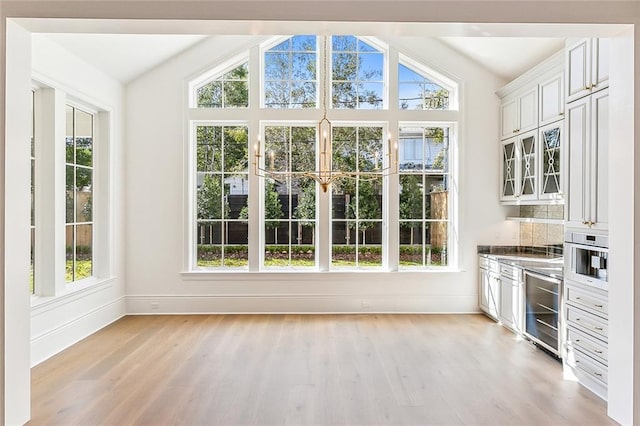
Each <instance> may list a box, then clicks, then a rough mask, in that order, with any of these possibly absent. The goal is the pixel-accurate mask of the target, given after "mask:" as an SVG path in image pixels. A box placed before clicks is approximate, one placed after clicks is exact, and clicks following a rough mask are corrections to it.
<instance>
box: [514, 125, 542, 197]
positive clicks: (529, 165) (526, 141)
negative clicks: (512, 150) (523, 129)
mask: <svg viewBox="0 0 640 426" xmlns="http://www.w3.org/2000/svg"><path fill="white" fill-rule="evenodd" d="M536 133H537V132H535V131H533V132H528V133H526V134H524V135H522V136H520V137H519V139H518V150H519V153H518V154H520V155H519V156H520V158H519V161H518V164H519V168H520V170H519V172H520V173H519V177H520V185H519V192H518V195H517V198H518V200H535V199H537V198H538V188H537V179H538V169H537V167H536V164H537V161H536V156H537V155H538V150H537V144H536V139H537V134H536Z"/></svg>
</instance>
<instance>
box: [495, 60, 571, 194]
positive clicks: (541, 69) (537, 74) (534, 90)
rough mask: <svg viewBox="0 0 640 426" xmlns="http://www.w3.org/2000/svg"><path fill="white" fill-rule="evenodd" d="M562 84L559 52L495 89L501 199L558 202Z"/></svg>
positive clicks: (560, 178)
mask: <svg viewBox="0 0 640 426" xmlns="http://www.w3.org/2000/svg"><path fill="white" fill-rule="evenodd" d="M564 85H565V80H564V56H563V52H558V54H556V55H554V56H552V57H551V58H549V59H548V60H546V61H544V62H543V63H541V64H540V65H538V66H536V67H534V68H533V69H532V70H530V71H528V72H527V73H525V74H524V75H522V76H521V77H518V78H517V79H516V80H514V81H513V82H511V83H509V84H508V85H507V86H505V87H503V88H502V89H500V90H499V91H498V92H497V94H498V96H500V98H501V100H502V102H501V107H500V119H501V122H500V137H501V140H502V150H501V155H502V170H501V189H500V201H501V202H502V203H505V204H545V203H558V202H563V193H562V185H563V179H562V171H563V170H562V162H561V157H562V148H563V147H562V139H563V135H564V124H563V123H564V120H563V119H564V111H565V96H564V94H565V89H564Z"/></svg>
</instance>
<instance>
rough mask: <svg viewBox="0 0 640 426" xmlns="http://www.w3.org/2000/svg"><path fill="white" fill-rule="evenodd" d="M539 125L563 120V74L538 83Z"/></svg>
mask: <svg viewBox="0 0 640 426" xmlns="http://www.w3.org/2000/svg"><path fill="white" fill-rule="evenodd" d="M539 94H540V100H539V104H540V114H539V125H540V126H545V125H547V124H550V123H554V122H556V121H558V120H562V119H563V118H564V72H560V73H558V74H556V75H554V76H553V77H551V78H549V79H547V80H544V81H543V82H541V83H540V88H539Z"/></svg>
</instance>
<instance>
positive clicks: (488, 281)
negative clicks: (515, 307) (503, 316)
mask: <svg viewBox="0 0 640 426" xmlns="http://www.w3.org/2000/svg"><path fill="white" fill-rule="evenodd" d="M478 276H479V284H480V291H479V301H478V304H479V305H480V309H482V310H483V311H484V312H486V313H487V314H488V315H490V316H492V317H493V318H494V319H496V320H497V319H498V316H499V306H500V300H499V298H500V278H499V277H498V276H497V275H495V274H492V273H490V272H488V271H487V270H486V269H482V268H479V273H478Z"/></svg>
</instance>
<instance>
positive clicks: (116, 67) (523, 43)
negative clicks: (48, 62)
mask: <svg viewBox="0 0 640 426" xmlns="http://www.w3.org/2000/svg"><path fill="white" fill-rule="evenodd" d="M46 36H47V37H48V38H50V39H51V40H53V41H54V42H56V43H58V44H60V45H61V46H62V47H64V48H65V49H66V50H68V51H69V52H71V53H73V54H75V55H76V56H78V57H80V58H81V59H83V60H84V61H85V62H87V63H89V64H91V65H93V66H94V67H96V68H98V69H100V70H102V71H103V72H105V73H106V74H108V75H109V76H111V77H113V78H114V79H116V80H118V81H120V82H122V83H125V84H126V83H128V82H130V81H132V80H134V79H136V78H137V77H139V76H140V75H142V74H144V73H145V72H147V71H148V70H150V69H152V68H153V67H156V66H157V65H159V64H160V63H162V62H164V61H166V60H167V59H169V58H171V57H172V56H174V55H177V54H178V53H180V52H182V51H183V50H186V49H188V48H190V47H191V46H193V45H194V44H196V43H198V42H200V41H202V40H203V39H204V38H206V37H208V36H207V35H194V34H91V33H81V34H69V33H56V34H52V33H50V34H46ZM439 39H440V40H441V41H442V42H444V43H445V44H447V45H448V46H449V47H451V48H452V49H454V50H456V51H458V52H459V53H461V54H462V55H464V56H467V57H469V58H470V59H472V60H473V61H475V62H477V63H478V64H480V65H482V66H484V67H485V68H487V69H488V70H489V71H491V72H493V73H494V74H496V75H497V76H499V77H501V78H502V79H504V80H506V81H511V80H513V79H514V78H515V77H517V76H519V75H520V74H522V73H523V72H524V71H526V70H527V69H529V68H531V67H532V66H533V65H535V64H537V63H539V62H541V61H542V60H544V59H545V58H548V57H549V56H551V55H552V54H554V53H555V52H557V51H558V50H560V49H562V47H563V46H564V39H563V38H539V37H439Z"/></svg>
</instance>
